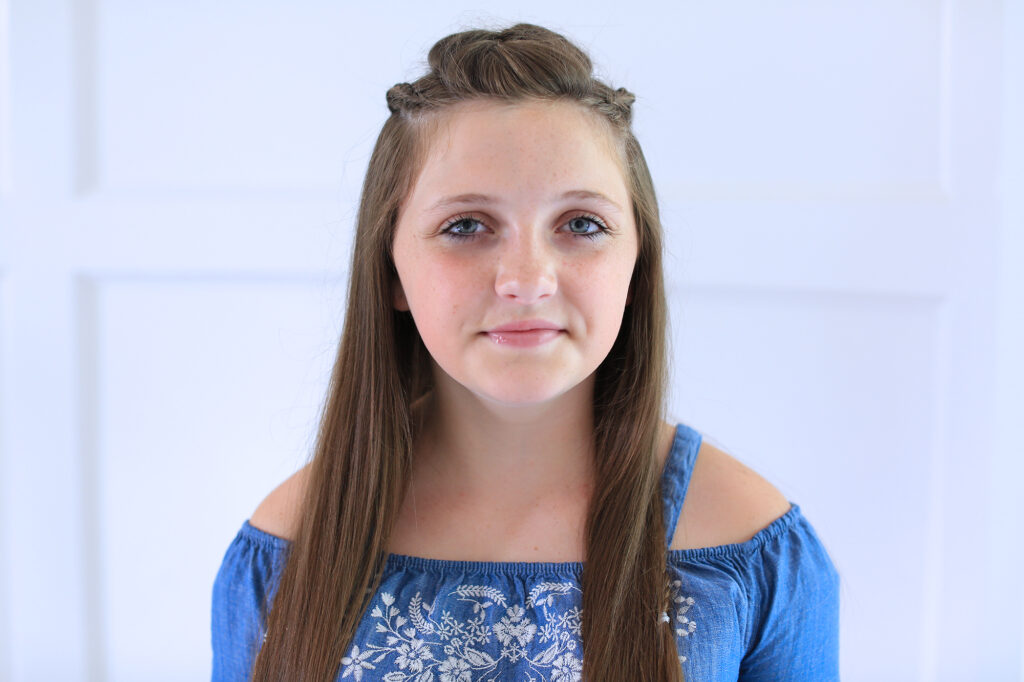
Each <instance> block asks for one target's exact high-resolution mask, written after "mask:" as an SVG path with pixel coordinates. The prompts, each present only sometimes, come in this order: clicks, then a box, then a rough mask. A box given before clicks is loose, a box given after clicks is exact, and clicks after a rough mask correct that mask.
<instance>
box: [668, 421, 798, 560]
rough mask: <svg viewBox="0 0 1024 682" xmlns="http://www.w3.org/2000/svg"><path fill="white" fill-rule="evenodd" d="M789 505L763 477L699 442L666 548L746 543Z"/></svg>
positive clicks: (709, 444)
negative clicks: (679, 509) (672, 532)
mask: <svg viewBox="0 0 1024 682" xmlns="http://www.w3.org/2000/svg"><path fill="white" fill-rule="evenodd" d="M789 509H790V503H789V500H787V499H786V496H785V495H783V494H782V493H781V492H780V491H779V490H778V489H777V488H776V487H775V486H774V485H772V484H771V483H769V482H768V481H767V480H765V479H764V477H762V476H761V475H760V474H758V473H757V472H756V471H754V470H753V469H751V468H750V467H748V466H747V465H745V464H744V463H743V462H741V461H739V460H738V459H736V458H735V457H733V456H732V455H730V454H729V453H727V452H725V451H723V450H721V449H719V448H717V447H715V446H714V445H712V444H711V443H709V442H708V441H707V440H702V441H701V446H700V450H698V451H697V459H696V462H695V463H694V467H693V473H692V474H691V475H690V483H689V485H688V486H687V491H686V498H685V499H684V500H683V508H682V511H681V512H680V514H679V519H678V522H677V523H676V530H675V535H673V537H672V542H671V543H670V545H669V549H693V548H698V547H717V546H719V545H730V544H737V543H742V542H746V541H747V540H750V539H751V538H753V537H754V536H755V535H756V534H757V533H758V531H761V530H763V529H764V528H766V527H767V526H769V525H771V523H772V522H773V521H775V520H776V519H778V518H779V517H780V516H782V515H784V514H785V513H786V512H788V511H789Z"/></svg>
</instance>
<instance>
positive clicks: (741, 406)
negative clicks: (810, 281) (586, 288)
mask: <svg viewBox="0 0 1024 682" xmlns="http://www.w3.org/2000/svg"><path fill="white" fill-rule="evenodd" d="M676 300H677V301H679V302H678V303H677V304H676V305H675V306H674V307H673V311H672V315H673V318H672V327H673V332H674V334H673V351H674V357H675V365H676V367H675V370H674V382H673V387H674V395H673V400H674V405H675V408H674V410H675V414H678V415H679V416H680V417H681V418H682V420H683V421H685V422H686V423H691V424H700V425H701V426H702V428H703V429H704V430H706V433H707V437H708V440H709V441H711V442H713V443H715V444H717V445H719V447H722V448H723V449H725V450H726V451H728V452H731V453H733V454H734V455H735V456H736V457H737V458H739V459H740V460H741V461H743V462H745V463H746V464H747V465H748V466H750V467H752V468H753V469H754V470H755V471H758V472H760V473H761V474H762V475H764V476H765V477H766V478H768V479H769V480H771V481H772V482H773V483H775V485H776V486H777V487H778V488H779V490H780V491H782V493H783V494H785V495H786V497H787V498H788V499H789V500H791V501H793V502H796V503H798V504H799V505H800V506H801V509H802V511H803V513H804V514H805V515H806V516H807V517H808V518H809V519H810V520H811V522H812V523H813V524H814V526H815V528H816V530H817V531H818V533H819V535H820V536H821V538H822V542H823V543H824V544H825V546H826V548H827V549H828V551H829V554H830V555H831V556H832V559H833V561H834V563H835V564H836V568H837V570H838V571H839V575H840V581H841V587H840V604H841V612H842V613H841V622H842V623H843V628H842V631H841V639H842V651H843V652H865V651H870V652H872V656H870V657H862V656H847V657H846V658H845V660H844V661H843V662H842V665H843V669H844V679H855V680H867V679H891V680H904V679H906V680H909V679H917V672H918V671H917V666H918V661H917V658H916V657H915V656H907V655H906V652H907V650H908V649H913V648H915V647H919V646H921V645H922V642H921V638H920V635H918V634H915V635H913V636H908V634H907V633H908V632H912V633H920V632H921V631H922V627H923V623H922V622H921V619H922V617H923V614H924V612H925V610H924V600H925V598H926V595H925V593H924V590H923V589H922V587H921V584H922V575H924V574H925V573H927V571H928V566H927V564H926V558H927V555H928V545H927V542H928V536H927V534H926V533H925V532H923V529H925V528H927V526H928V523H929V519H928V513H929V508H930V505H929V501H930V498H931V495H932V494H933V491H932V490H931V484H932V480H931V479H930V477H929V475H928V474H929V472H930V470H931V467H932V463H933V458H934V455H933V453H934V449H933V447H932V445H933V442H932V440H933V439H932V433H933V431H934V430H935V429H936V427H937V425H936V424H934V423H933V416H934V403H935V401H936V400H939V399H940V398H941V395H940V394H938V393H937V392H936V386H935V385H934V380H935V377H934V369H935V364H936V355H937V353H938V351H939V349H938V348H937V347H936V340H937V337H938V335H939V334H940V332H941V321H940V320H941V315H940V313H939V311H940V309H941V302H940V301H938V300H935V299H930V298H926V297H901V296H888V297H883V296H877V295H875V296H865V295H851V294H835V293H817V292H814V291H806V292H777V291H772V290H771V289H765V288H762V289H761V290H742V289H736V290H731V291H725V290H716V289H710V290H708V289H696V290H688V291H683V292H680V294H678V295H677V297H676ZM836 396H838V397H839V399H836V398H835V397H836ZM881 605H884V607H882V606H881ZM880 608H883V610H884V612H885V614H886V617H885V618H880V617H879V609H880Z"/></svg>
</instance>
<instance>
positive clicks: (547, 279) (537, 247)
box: [494, 230, 558, 303]
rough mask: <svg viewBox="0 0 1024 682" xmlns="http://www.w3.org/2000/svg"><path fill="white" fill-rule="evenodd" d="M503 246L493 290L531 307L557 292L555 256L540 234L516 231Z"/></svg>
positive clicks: (541, 233) (535, 231)
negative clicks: (531, 304) (532, 304)
mask: <svg viewBox="0 0 1024 682" xmlns="http://www.w3.org/2000/svg"><path fill="white" fill-rule="evenodd" d="M516 232H517V234H516V235H515V236H511V237H510V238H509V240H508V241H507V242H506V243H504V244H502V250H501V253H500V255H499V256H498V272H497V274H496V276H495V280H494V290H495V291H496V292H497V294H498V295H499V296H501V297H503V298H508V299H512V300H514V301H516V302H518V303H534V302H536V301H539V300H542V299H544V298H547V297H549V296H552V295H553V294H554V293H555V291H556V289H557V288H558V278H557V276H556V274H555V266H556V263H557V258H558V256H557V254H554V253H552V252H551V251H552V248H553V247H551V245H550V244H548V243H547V241H546V239H545V236H544V234H543V230H519V231H516Z"/></svg>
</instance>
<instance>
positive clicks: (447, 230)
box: [441, 213, 610, 241]
mask: <svg viewBox="0 0 1024 682" xmlns="http://www.w3.org/2000/svg"><path fill="white" fill-rule="evenodd" d="M579 218H583V219H584V220H589V221H590V222H592V223H594V224H595V225H597V226H598V227H599V228H601V229H599V230H598V231H597V232H590V233H588V234H583V233H580V232H570V234H572V235H573V236H576V237H586V238H587V239H597V238H598V237H603V236H605V234H606V233H608V232H610V230H609V229H608V226H607V225H605V224H604V221H602V220H601V219H600V218H598V217H597V216H593V215H590V214H589V213H579V214H577V215H574V216H573V217H571V218H569V220H568V221H566V222H571V221H573V220H577V219H579ZM467 220H471V221H473V222H477V223H481V224H483V221H482V220H480V219H479V218H474V217H473V216H471V215H458V216H455V217H454V218H452V219H451V220H449V221H448V222H446V223H445V224H444V226H443V227H442V228H441V232H442V234H444V236H445V237H447V238H448V239H452V240H455V241H465V240H467V239H476V238H477V237H479V236H480V233H478V232H475V233H473V234H460V233H458V232H452V231H451V228H453V227H454V226H456V225H458V224H459V223H462V222H465V221H467Z"/></svg>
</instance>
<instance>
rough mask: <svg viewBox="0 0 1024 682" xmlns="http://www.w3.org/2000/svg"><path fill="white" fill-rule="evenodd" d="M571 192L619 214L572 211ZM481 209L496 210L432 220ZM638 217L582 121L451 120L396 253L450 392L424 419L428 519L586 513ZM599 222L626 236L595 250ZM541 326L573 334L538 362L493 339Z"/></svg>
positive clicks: (542, 111)
mask: <svg viewBox="0 0 1024 682" xmlns="http://www.w3.org/2000/svg"><path fill="white" fill-rule="evenodd" d="M571 190H589V191H592V192H599V193H601V194H603V195H604V196H606V197H607V198H608V199H609V200H610V203H608V202H601V201H598V200H596V199H592V198H570V199H564V198H560V197H561V196H562V195H563V193H565V192H567V191H571ZM466 193H475V194H483V195H488V196H490V197H493V198H494V199H495V201H494V202H490V203H484V202H481V201H472V202H469V203H465V204H460V205H457V206H449V207H444V208H441V209H433V210H432V208H431V207H432V206H433V205H434V204H435V203H436V202H438V200H440V199H441V198H442V197H449V196H453V195H460V194H466ZM630 207H631V203H630V198H629V192H628V189H627V184H626V179H625V176H624V175H623V172H622V168H621V163H620V161H619V159H618V156H617V153H616V151H615V148H614V146H613V143H612V140H611V137H610V134H609V133H608V131H606V130H605V129H604V128H603V127H602V125H601V124H599V122H597V121H595V120H594V119H593V118H591V115H590V114H588V113H587V112H585V111H584V110H582V109H581V108H579V106H578V105H574V104H571V103H564V102H556V103H521V104H519V103H517V104H514V105H509V104H497V103H490V102H479V101H478V102H468V103H462V104H460V105H457V106H455V107H453V108H452V109H451V110H450V111H448V112H446V113H445V114H444V115H443V119H442V121H441V125H440V126H439V128H438V132H437V133H436V134H435V135H434V139H433V140H432V143H431V145H430V151H429V153H428V156H427V159H426V162H425V164H424V167H423V168H422V170H421V172H420V174H419V176H418V178H417V179H416V182H415V184H414V186H413V189H412V191H411V192H410V195H409V196H408V197H407V198H406V200H405V202H403V205H402V208H401V211H400V215H399V219H398V223H397V226H396V231H395V236H394V242H393V256H394V261H395V266H396V269H397V272H398V281H396V282H395V286H394V301H393V302H394V306H395V308H396V309H398V310H405V311H409V312H410V313H411V315H412V317H413V319H414V320H415V323H416V326H417V329H418V330H419V332H420V335H421V337H422V338H423V342H424V344H425V345H426V347H427V349H428V351H429V352H430V355H431V357H432V370H433V375H434V380H435V386H436V389H435V391H434V392H433V394H431V395H429V396H428V399H427V400H425V401H424V404H422V405H421V406H418V409H420V415H421V418H422V420H423V423H424V425H425V432H424V438H423V441H422V446H420V451H419V452H417V453H416V457H415V459H414V461H415V464H414V471H413V477H412V481H413V483H412V486H413V487H412V497H413V504H415V503H416V502H415V500H416V497H417V496H418V497H419V501H420V504H421V512H422V513H426V510H427V509H429V508H430V507H431V504H432V502H431V501H432V500H433V501H436V502H437V504H438V506H440V505H442V504H443V506H444V507H445V509H447V510H448V513H451V514H461V513H463V512H472V513H474V514H476V515H477V517H476V518H477V519H478V520H479V515H480V514H485V515H486V514H490V515H492V516H493V518H494V520H495V523H496V524H501V523H502V522H501V521H499V519H509V518H517V519H524V518H527V517H528V516H529V514H531V512H530V510H531V509H539V508H542V507H543V508H544V509H546V510H547V513H550V512H551V510H552V506H551V505H550V504H547V505H545V504H539V503H540V502H542V501H552V502H553V501H554V500H563V501H564V500H575V501H578V503H576V504H573V503H564V502H563V504H570V505H573V509H574V510H576V511H578V510H579V509H580V508H582V506H581V505H585V502H586V499H588V498H587V494H588V492H589V490H591V488H592V486H591V483H592V461H593V446H592V435H591V434H592V432H593V417H592V414H591V410H592V399H593V388H594V371H595V370H596V369H597V367H598V365H599V364H600V363H601V361H602V360H604V358H605V357H606V356H607V354H608V352H609V350H610V349H611V347H612V344H613V343H614V341H615V338H616V336H617V334H618V332H619V328H620V326H621V323H622V317H623V313H624V310H625V306H626V304H627V300H628V297H629V295H630V291H629V288H630V287H629V284H630V279H631V276H632V272H633V267H634V264H635V263H636V259H637V255H638V236H637V229H636V225H635V224H634V220H633V217H632V211H631V208H630ZM584 213H585V214H587V215H588V216H593V217H596V218H598V219H600V221H601V222H602V223H603V224H604V225H605V226H606V227H608V228H609V229H610V231H609V232H606V233H603V234H602V235H601V236H599V237H598V238H596V239H593V240H591V239H588V238H586V237H583V236H580V234H578V233H593V232H597V231H599V227H600V226H599V225H598V224H596V223H595V222H593V221H591V220H590V219H589V218H580V219H577V218H579V216H580V215H581V214H584ZM460 217H465V218H469V220H465V221H463V222H461V223H459V224H457V225H455V226H454V228H449V229H454V230H456V231H458V232H460V233H463V234H476V237H475V238H474V239H470V240H461V241H457V240H454V239H451V238H450V237H447V236H446V235H445V234H444V233H443V230H444V229H445V228H446V225H447V224H448V223H449V221H450V220H452V219H455V218H460ZM574 232H575V233H577V234H574ZM531 318H543V319H547V320H550V321H552V322H555V323H557V324H558V325H560V326H561V327H562V328H563V329H564V331H562V332H561V333H560V334H559V336H558V338H556V339H554V340H552V341H550V342H548V343H547V344H544V345H542V346H539V347H533V348H509V347H507V346H502V345H499V344H496V343H495V342H494V341H492V339H491V338H490V337H489V336H488V335H487V334H486V333H485V331H486V330H489V329H493V328H494V327H496V326H498V325H500V324H503V323H507V322H510V321H513V320H524V319H531ZM442 499H443V502H442ZM567 513H569V512H567ZM577 516H578V514H577ZM505 527H506V528H507V526H505Z"/></svg>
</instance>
